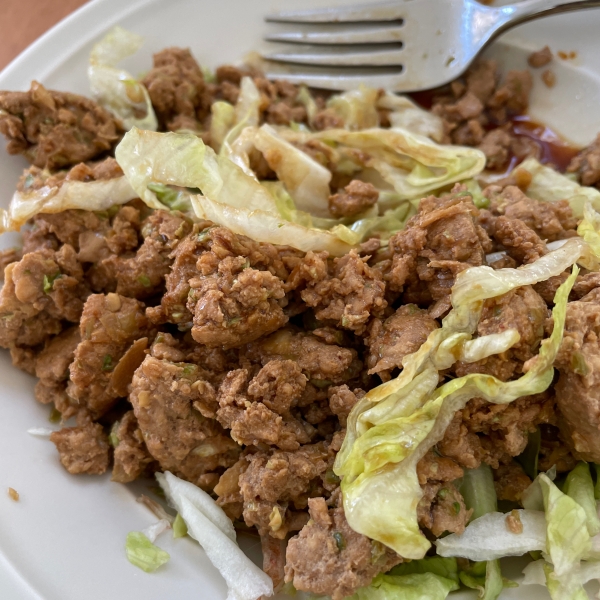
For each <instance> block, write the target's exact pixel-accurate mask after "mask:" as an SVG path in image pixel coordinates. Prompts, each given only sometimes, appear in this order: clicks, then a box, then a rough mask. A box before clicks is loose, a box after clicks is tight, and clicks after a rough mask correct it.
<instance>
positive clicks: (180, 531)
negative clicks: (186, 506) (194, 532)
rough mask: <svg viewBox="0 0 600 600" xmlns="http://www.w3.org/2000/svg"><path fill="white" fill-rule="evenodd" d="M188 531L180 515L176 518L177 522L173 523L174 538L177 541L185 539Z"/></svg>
mask: <svg viewBox="0 0 600 600" xmlns="http://www.w3.org/2000/svg"><path fill="white" fill-rule="evenodd" d="M187 532H188V529H187V525H186V524H185V521H184V520H183V518H182V517H181V515H180V514H179V513H177V516H176V517H175V521H173V537H174V538H175V539H177V538H181V537H185V536H186V535H187Z"/></svg>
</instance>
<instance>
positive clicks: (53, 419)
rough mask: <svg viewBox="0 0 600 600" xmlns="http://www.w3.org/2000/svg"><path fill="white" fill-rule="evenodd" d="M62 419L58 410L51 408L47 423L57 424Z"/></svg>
mask: <svg viewBox="0 0 600 600" xmlns="http://www.w3.org/2000/svg"><path fill="white" fill-rule="evenodd" d="M61 418H62V414H61V412H60V411H59V410H56V408H52V410H51V411H50V415H49V416H48V421H50V423H58V422H59V421H60V420H61Z"/></svg>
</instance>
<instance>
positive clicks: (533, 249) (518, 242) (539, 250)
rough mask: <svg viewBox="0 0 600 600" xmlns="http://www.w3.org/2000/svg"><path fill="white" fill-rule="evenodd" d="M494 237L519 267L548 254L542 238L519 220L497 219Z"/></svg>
mask: <svg viewBox="0 0 600 600" xmlns="http://www.w3.org/2000/svg"><path fill="white" fill-rule="evenodd" d="M493 237H494V239H495V240H496V241H497V242H498V243H499V244H501V245H502V246H503V247H504V248H505V250H506V254H508V256H509V257H510V258H512V259H514V260H515V261H516V262H517V264H518V265H521V264H528V263H531V262H535V261H536V260H537V259H538V258H540V257H541V256H544V254H547V253H548V249H547V248H546V244H545V243H544V242H543V241H542V239H541V238H540V236H539V235H538V234H537V233H536V232H535V231H534V230H533V229H531V228H530V227H528V226H527V225H526V224H525V223H524V222H523V221H521V220H519V219H509V218H508V217H498V218H497V219H495V221H494V235H493Z"/></svg>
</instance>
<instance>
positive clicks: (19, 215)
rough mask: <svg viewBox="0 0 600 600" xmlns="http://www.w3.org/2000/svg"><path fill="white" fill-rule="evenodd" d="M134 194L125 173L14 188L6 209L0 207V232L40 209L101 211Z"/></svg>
mask: <svg viewBox="0 0 600 600" xmlns="http://www.w3.org/2000/svg"><path fill="white" fill-rule="evenodd" d="M137 197H138V195H137V193H136V192H135V191H134V190H133V188H132V187H131V185H130V184H129V182H128V181H127V179H126V178H125V177H116V178H114V179H103V180H99V181H89V182H85V181H63V182H61V184H60V185H58V186H56V187H52V186H48V185H46V186H44V187H42V188H39V189H37V190H32V191H26V192H19V191H17V192H15V193H14V195H13V197H12V200H11V202H10V205H9V207H8V209H0V233H3V232H5V231H18V230H19V229H20V228H21V227H22V226H23V225H24V224H25V223H26V222H27V221H28V220H29V219H31V218H32V217H34V216H35V215H37V214H39V213H45V214H51V213H59V212H62V211H63V210H69V209H81V210H91V211H103V210H108V209H109V208H110V207H111V206H116V205H119V204H125V203H126V202H129V201H130V200H133V199H134V198H137Z"/></svg>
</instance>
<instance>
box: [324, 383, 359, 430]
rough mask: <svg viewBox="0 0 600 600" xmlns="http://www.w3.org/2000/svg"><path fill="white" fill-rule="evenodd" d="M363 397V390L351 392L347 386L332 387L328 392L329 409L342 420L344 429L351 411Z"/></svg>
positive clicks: (341, 423)
mask: <svg viewBox="0 0 600 600" xmlns="http://www.w3.org/2000/svg"><path fill="white" fill-rule="evenodd" d="M363 395H364V392H363V391H362V390H354V391H351V390H350V388H349V387H348V386H347V385H340V386H337V387H330V388H329V389H328V390H327V396H328V398H329V408H330V409H331V412H332V413H333V414H334V415H336V416H337V418H338V419H339V420H340V425H341V426H342V427H346V422H347V420H348V415H349V414H350V411H351V410H352V408H353V407H354V405H355V404H356V403H357V402H358V400H359V399H360V398H361V397H362V396H363Z"/></svg>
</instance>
